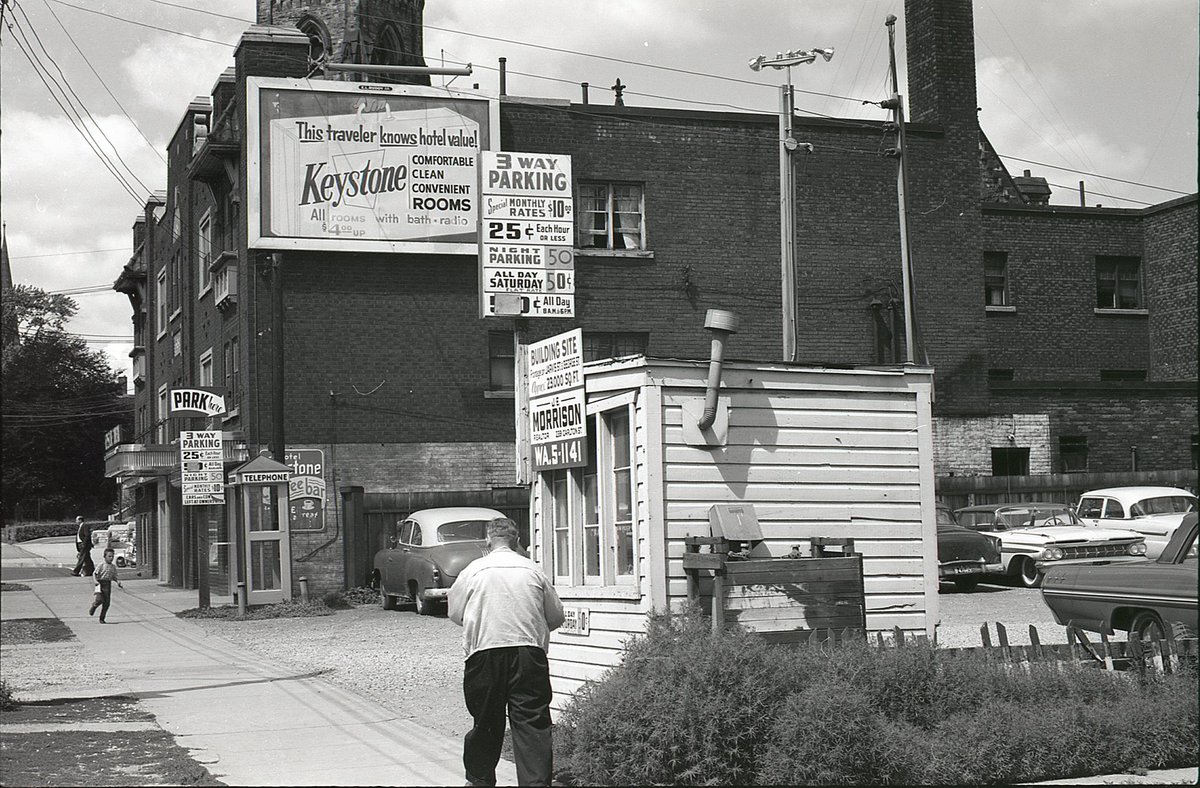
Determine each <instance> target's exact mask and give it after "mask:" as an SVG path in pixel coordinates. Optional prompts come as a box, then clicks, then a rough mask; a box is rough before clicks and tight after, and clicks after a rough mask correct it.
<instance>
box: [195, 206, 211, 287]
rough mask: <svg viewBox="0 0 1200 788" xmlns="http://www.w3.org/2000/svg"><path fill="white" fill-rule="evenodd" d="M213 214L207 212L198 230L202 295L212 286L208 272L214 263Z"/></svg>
mask: <svg viewBox="0 0 1200 788" xmlns="http://www.w3.org/2000/svg"><path fill="white" fill-rule="evenodd" d="M212 226H213V225H212V212H211V211H205V212H204V216H202V217H201V218H200V224H199V226H198V227H197V228H196V272H197V274H198V284H199V290H198V291H197V292H199V293H200V295H204V292H205V291H206V290H208V289H209V288H210V287H211V286H212V272H211V271H209V270H208V266H209V264H211V263H212Z"/></svg>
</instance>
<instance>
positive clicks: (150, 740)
mask: <svg viewBox="0 0 1200 788" xmlns="http://www.w3.org/2000/svg"><path fill="white" fill-rule="evenodd" d="M0 773H2V774H3V775H4V784H5V785H28V786H44V785H45V786H53V785H87V786H97V785H139V786H140V785H224V783H222V782H220V781H219V780H217V779H216V778H214V777H213V776H212V775H211V774H210V773H209V771H208V769H206V768H204V767H203V766H201V765H200V764H198V763H196V762H195V761H193V760H192V759H191V757H190V756H189V755H188V752H187V750H185V749H183V748H182V747H180V746H179V745H178V744H176V743H175V739H174V737H172V736H171V735H170V734H168V733H166V732H165V731H162V730H156V731H132V732H119V733H100V732H95V731H51V732H45V733H5V734H4V748H3V749H2V750H0Z"/></svg>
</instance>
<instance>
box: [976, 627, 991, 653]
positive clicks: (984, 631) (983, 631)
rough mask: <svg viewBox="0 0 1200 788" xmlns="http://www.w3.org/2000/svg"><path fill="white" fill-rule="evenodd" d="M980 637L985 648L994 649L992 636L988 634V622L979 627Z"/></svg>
mask: <svg viewBox="0 0 1200 788" xmlns="http://www.w3.org/2000/svg"><path fill="white" fill-rule="evenodd" d="M979 636H980V638H982V640H983V647H984V648H991V647H992V635H991V633H990V632H988V625H987V622H986V621H985V622H983V625H982V626H980V627H979Z"/></svg>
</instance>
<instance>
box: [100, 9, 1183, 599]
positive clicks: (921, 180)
mask: <svg viewBox="0 0 1200 788" xmlns="http://www.w3.org/2000/svg"><path fill="white" fill-rule="evenodd" d="M422 10H423V3H422V2H420V0H417V1H416V2H413V0H391V2H387V1H385V0H376V2H366V1H365V0H363V1H362V2H358V3H349V2H344V0H325V1H324V2H309V3H304V2H291V1H290V0H273V1H272V2H268V0H260V2H259V10H258V19H259V23H260V24H259V25H257V26H255V27H252V28H250V29H249V30H247V31H246V32H245V34H244V35H243V36H242V39H241V42H240V44H239V45H238V47H237V50H236V52H235V56H234V67H233V68H231V69H229V70H227V71H226V72H225V73H224V74H222V75H220V76H219V78H218V79H217V81H216V83H215V85H214V88H213V91H212V95H211V96H208V97H198V98H197V99H196V100H195V101H194V102H193V103H192V104H191V105H189V107H188V108H187V111H186V112H185V114H184V116H183V118H182V119H181V122H180V125H179V127H178V130H177V132H176V134H175V136H174V138H173V139H172V141H171V144H170V147H169V151H168V153H169V157H168V182H167V191H166V193H164V194H162V195H156V196H155V198H154V199H152V200H151V201H150V202H149V203H148V204H147V205H146V210H145V212H144V214H143V215H142V216H140V217H138V218H137V221H136V223H135V225H134V233H133V246H134V254H133V256H132V258H131V259H130V262H129V263H128V264H127V265H126V267H125V269H124V271H122V273H121V275H120V277H119V279H118V280H117V282H116V284H115V285H114V286H115V288H116V289H118V290H120V291H122V292H125V293H128V294H129V296H130V301H131V305H132V307H133V323H134V329H135V337H136V341H135V345H136V346H135V348H134V351H133V353H132V362H133V370H134V380H135V384H136V389H137V405H136V429H135V432H136V433H137V437H135V439H134V442H133V443H131V444H127V445H124V446H120V447H117V449H116V450H114V451H113V452H112V453H111V454H110V456H109V472H110V474H111V475H115V476H120V477H122V478H123V480H124V484H125V485H126V486H127V487H131V488H133V490H134V493H135V495H136V501H137V511H138V517H139V520H140V521H141V522H142V524H143V527H142V528H141V529H140V531H141V533H142V535H143V538H144V539H145V540H147V541H146V543H145V544H144V546H143V549H144V553H143V555H146V556H148V557H149V558H150V560H151V562H152V568H153V569H154V571H156V572H157V573H158V576H159V577H160V578H162V579H163V580H164V581H166V582H170V583H172V584H183V585H185V586H189V587H190V586H192V585H194V584H195V582H196V579H197V570H198V569H199V568H202V567H203V565H204V562H205V561H206V560H207V561H208V564H209V569H210V571H211V572H212V573H213V575H212V576H213V577H216V578H218V579H217V580H215V581H214V584H215V585H217V586H219V585H220V584H221V583H222V582H223V580H224V578H226V577H227V576H228V574H229V571H230V569H229V557H228V556H227V555H226V554H225V552H223V551H222V550H221V547H220V546H221V545H222V544H223V543H226V542H228V541H229V534H228V524H227V522H226V516H225V513H224V511H223V510H222V509H220V508H219V507H192V506H188V507H185V506H182V505H181V503H180V487H179V484H180V472H179V467H178V466H179V460H178V451H177V447H176V446H174V445H173V443H174V442H175V441H176V439H177V436H178V432H179V430H180V429H219V430H222V431H223V432H224V434H225V438H226V440H225V449H224V451H225V460H226V463H227V469H229V468H233V467H235V466H236V465H237V464H239V463H240V462H243V461H245V460H247V459H249V458H251V457H254V456H256V455H258V454H259V453H260V451H264V450H266V448H267V447H268V445H269V444H270V443H271V441H272V439H273V435H275V434H278V430H277V425H276V423H275V422H274V418H275V414H276V412H277V410H276V409H275V408H274V407H273V400H274V397H275V392H276V387H275V383H274V379H273V375H274V373H275V362H274V360H273V359H274V358H275V356H274V355H273V353H274V352H275V350H276V348H277V347H279V348H282V359H283V361H282V370H283V373H282V375H283V378H282V379H283V386H282V397H283V408H282V414H283V417H282V418H283V424H282V433H283V435H284V436H285V440H286V446H287V447H288V449H298V448H305V449H309V450H311V451H320V452H322V453H323V455H322V456H323V468H322V471H321V479H322V481H323V482H324V483H325V485H326V490H327V492H326V494H325V507H324V522H323V524H322V526H321V527H320V528H319V529H312V530H304V529H298V528H295V526H293V531H292V534H291V556H292V562H293V571H292V578H293V585H294V584H295V582H296V580H295V579H296V578H297V577H298V576H300V575H304V576H306V577H307V578H308V580H309V583H310V586H311V587H312V588H313V589H314V590H315V591H323V590H328V589H331V588H339V587H342V586H343V585H350V586H353V585H357V584H361V583H363V582H366V580H367V574H368V572H369V566H370V556H371V553H372V552H373V551H374V549H375V548H376V547H377V546H378V538H379V533H380V528H381V527H382V525H383V524H384V523H385V522H387V521H388V520H394V519H395V518H396V517H397V516H399V515H401V514H403V513H405V512H408V511H411V510H413V509H416V508H421V507H424V506H431V505H447V504H450V503H470V504H480V505H490V506H494V507H496V508H500V509H501V510H504V511H506V512H511V514H512V515H513V516H514V517H516V518H517V519H518V521H519V522H522V523H524V522H526V521H527V514H528V512H527V509H528V492H527V488H526V487H525V485H523V484H522V483H521V480H519V479H518V475H517V472H516V470H515V468H516V464H515V461H514V399H513V376H512V359H513V357H514V352H515V351H514V333H515V332H520V333H521V334H522V335H523V336H524V337H525V338H526V339H528V340H536V339H538V338H541V337H544V336H549V335H551V334H555V333H558V332H561V331H564V330H566V329H568V328H574V327H581V328H582V329H583V332H584V338H585V345H586V353H587V357H588V358H590V359H595V358H603V357H606V356H612V355H622V354H628V353H647V354H651V355H655V356H665V357H690V358H703V357H705V356H706V355H707V352H708V336H707V335H706V334H705V333H704V332H703V331H702V330H701V326H702V324H703V319H704V314H705V310H706V309H708V308H710V307H718V308H722V309H729V310H733V311H735V312H736V313H737V314H738V315H739V317H740V319H741V326H742V328H741V330H740V331H739V333H738V334H736V335H735V337H734V338H733V339H732V341H731V343H730V347H729V350H728V351H727V352H728V353H729V354H730V355H731V356H733V357H736V358H740V359H747V360H760V361H761V360H771V359H776V358H778V357H779V354H780V350H779V348H780V344H781V342H780V296H779V292H780V270H779V269H780V266H779V242H778V237H779V215H778V204H779V197H778V169H777V168H778V144H779V140H778V119H777V117H776V116H774V115H755V114H744V113H718V112H697V111H688V110H675V109H656V108H647V107H626V106H597V105H592V104H573V103H568V102H566V101H561V100H545V99H537V98H528V97H516V96H500V97H498V103H499V128H498V129H494V130H492V133H493V134H496V135H498V138H499V147H500V148H501V149H504V150H510V151H526V152H543V153H554V154H570V155H571V156H572V167H573V175H574V179H575V184H574V193H575V198H576V216H577V226H578V227H579V237H578V239H577V243H576V248H575V258H576V263H575V281H576V284H575V286H576V308H575V309H576V316H575V318H573V319H569V320H568V319H537V320H534V319H524V320H522V319H518V318H511V317H492V318H481V317H479V303H478V292H479V282H478V275H479V274H478V270H477V269H478V262H477V259H476V257H475V256H474V255H466V254H429V253H422V254H412V253H409V254H402V255H397V254H387V253H376V252H361V251H353V250H352V247H351V246H347V248H346V249H345V250H337V249H335V250H323V251H319V252H317V251H311V250H303V249H300V250H294V251H292V250H289V251H285V252H282V253H280V254H279V255H278V256H273V255H272V254H268V253H265V252H263V251H262V250H259V249H255V248H252V247H251V246H250V243H249V240H248V231H247V224H248V222H252V221H255V220H256V218H257V217H255V216H251V215H250V213H249V211H250V208H249V207H248V199H247V196H248V191H247V182H248V180H249V179H251V178H254V177H257V174H256V173H255V172H252V171H251V169H250V163H249V157H248V150H247V140H246V135H247V133H248V132H247V114H246V113H247V106H246V101H247V89H246V80H247V78H248V77H256V76H261V77H292V78H303V77H306V76H309V75H315V76H317V77H320V76H321V75H322V70H321V69H320V68H319V66H317V65H315V64H314V62H313V60H312V58H314V57H319V56H320V55H322V54H325V55H328V56H329V57H330V58H331V59H332V60H333V61H341V62H351V63H369V62H376V63H383V64H401V65H420V64H422V63H423V62H424V61H423V59H422V55H421V49H420V46H421V44H420V42H421V36H420V18H421V13H422ZM906 34H907V36H908V52H909V53H910V55H909V64H908V74H909V83H910V84H909V95H908V96H907V101H908V103H909V104H910V107H911V116H912V123H911V124H910V125H909V126H908V128H907V139H908V147H909V150H908V151H907V156H908V162H909V168H910V194H909V199H910V205H911V206H912V208H913V211H912V219H911V244H912V250H913V259H914V265H915V275H914V278H915V283H916V289H917V299H916V309H917V314H918V322H919V339H920V344H921V349H922V352H923V354H924V359H925V360H927V362H928V363H929V364H930V365H931V366H932V367H933V368H934V369H935V370H936V377H935V380H936V401H935V405H934V417H935V425H934V433H935V459H936V465H937V469H938V473H939V476H940V477H942V478H940V479H939V483H940V484H944V485H945V490H944V492H945V494H946V495H947V497H948V498H949V499H951V500H962V499H965V496H966V495H976V494H980V495H984V494H988V491H989V490H994V489H995V488H994V487H993V488H990V487H988V486H987V480H988V479H990V478H991V477H993V476H996V475H1001V474H1004V475H1006V476H1008V477H1010V478H1021V479H1023V480H1026V481H1028V480H1029V479H1032V478H1034V477H1052V478H1055V479H1059V480H1060V481H1061V479H1060V477H1059V475H1060V474H1063V473H1064V472H1067V471H1071V472H1086V473H1087V474H1095V473H1105V472H1114V473H1115V472H1130V471H1135V470H1136V471H1139V472H1143V473H1144V472H1147V471H1150V472H1163V473H1169V474H1170V473H1174V474H1176V476H1173V477H1171V478H1181V479H1184V480H1191V483H1193V484H1194V480H1195V472H1194V470H1192V469H1194V468H1195V451H1196V449H1195V444H1196V425H1195V411H1196V347H1197V346H1196V318H1197V311H1196V268H1197V266H1196V218H1197V202H1196V197H1195V196H1191V197H1187V198H1183V199H1180V200H1176V201H1173V202H1170V203H1165V204H1163V205H1158V206H1154V207H1152V208H1148V209H1142V210H1131V209H1105V208H1066V207H1062V206H1053V205H1048V204H1045V201H1044V199H1043V195H1040V194H1038V189H1037V188H1036V187H1037V184H1036V183H1034V184H1033V186H1032V187H1031V185H1030V182H1031V181H1037V180H1038V179H1036V178H1018V179H1014V178H1012V177H1010V176H1009V174H1008V173H1007V172H1006V171H1005V170H1004V168H1003V165H1001V164H1000V163H999V159H998V157H996V155H995V152H994V151H993V150H992V148H991V146H990V143H988V141H987V139H986V137H985V136H984V135H983V133H982V131H981V130H980V128H979V126H978V122H977V117H976V111H975V107H976V95H975V67H974V62H975V56H974V49H973V35H972V9H971V3H970V2H969V0H908V2H907V3H906ZM325 76H326V77H328V78H330V79H335V78H340V77H342V76H345V74H344V73H341V72H338V73H335V72H332V71H329V72H328V73H327V74H325ZM351 76H357V77H358V78H359V81H362V78H363V76H364V75H351ZM392 79H394V80H407V81H416V82H418V83H419V82H421V81H422V77H420V76H415V77H409V76H403V77H392ZM315 81H319V80H316V79H314V82H315ZM424 84H428V80H427V78H425V79H424ZM797 126H798V128H799V131H798V132H797V136H801V135H802V138H803V139H805V140H807V141H810V142H811V143H812V144H813V146H814V152H813V153H812V154H811V155H804V158H803V159H802V160H801V162H800V163H799V164H798V166H802V167H803V168H804V169H803V177H802V178H801V179H800V181H801V182H800V185H799V187H798V190H797V194H796V211H797V218H796V227H797V234H796V248H797V274H796V282H797V293H796V301H797V346H798V347H799V349H800V351H799V360H800V361H801V362H802V363H804V364H806V365H818V366H821V365H825V366H838V367H842V366H854V365H887V364H895V363H899V362H901V361H902V360H903V358H904V348H903V341H902V338H903V335H904V331H903V323H902V317H901V314H902V311H901V304H900V300H899V299H900V293H901V282H900V263H899V241H900V233H899V227H898V221H897V197H896V186H895V181H896V163H895V160H894V159H891V158H887V157H885V156H882V155H880V149H881V147H884V146H881V144H880V140H881V138H884V139H885V140H890V142H889V143H888V144H892V145H894V144H895V137H894V134H892V135H891V136H889V137H886V138H885V137H884V135H885V134H888V133H889V132H887V131H886V130H885V128H884V126H883V124H882V123H873V122H865V121H859V120H855V121H839V120H823V119H807V118H804V119H798V121H797ZM798 155H803V154H798ZM1043 185H1044V184H1043ZM579 217H582V219H580V218H579ZM597 217H603V219H599V218H597ZM276 287H278V290H279V291H280V292H281V294H282V295H281V301H280V302H279V303H282V313H281V319H279V320H276V319H275V318H276V317H280V313H278V307H277V306H276V305H275V304H276V302H274V301H273V293H275V292H276ZM279 325H282V334H281V335H279V329H278V328H277V327H278V326H279ZM277 343H278V344H277ZM198 385H215V386H222V387H224V388H225V389H226V390H227V391H228V394H229V397H228V400H229V411H228V412H227V413H226V414H225V415H224V416H223V417H217V418H214V419H212V420H209V421H205V420H201V419H191V420H181V419H178V418H169V417H168V414H167V407H166V397H167V392H168V391H169V390H170V389H171V388H176V387H190V386H198ZM1131 447H1132V448H1131ZM1077 478H1091V477H1090V476H1078V477H1077ZM1129 478H1134V477H1132V476H1130V477H1129ZM1139 478H1140V477H1139ZM964 479H965V480H970V482H971V484H976V485H981V486H976V487H969V486H968V487H963V486H959V487H955V486H954V484H955V483H956V482H960V481H962V480H964ZM981 480H982V481H981ZM1060 487H1061V485H1060ZM956 496H957V498H956Z"/></svg>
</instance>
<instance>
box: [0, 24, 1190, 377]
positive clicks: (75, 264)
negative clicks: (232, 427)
mask: <svg viewBox="0 0 1200 788" xmlns="http://www.w3.org/2000/svg"><path fill="white" fill-rule="evenodd" d="M6 1H7V7H6V8H5V9H4V17H3V27H2V29H0V220H2V221H3V223H4V225H5V228H6V233H7V239H8V248H9V255H10V260H11V265H12V271H13V279H14V281H15V282H17V283H20V284H28V285H33V286H36V287H40V288H42V289H44V290H47V291H51V292H62V293H67V294H71V295H72V296H73V297H74V298H75V300H76V302H77V303H78V305H79V313H78V314H77V315H76V317H75V318H74V319H73V320H72V321H71V323H70V325H69V328H70V330H71V331H73V332H75V333H78V334H80V335H81V336H83V337H84V338H85V339H86V340H87V341H88V343H89V345H90V346H91V347H92V348H94V349H97V350H102V351H104V352H106V353H107V354H108V355H109V357H110V359H111V363H112V364H113V366H114V368H116V369H117V370H118V371H119V372H122V373H126V374H127V373H128V372H129V363H130V362H129V359H128V353H129V351H130V349H131V348H132V327H131V323H130V314H131V312H130V306H129V301H128V299H127V298H126V296H124V295H122V294H119V293H116V292H115V291H113V290H112V289H111V285H112V283H113V281H115V280H116V278H117V276H118V275H119V274H120V271H121V267H122V266H123V265H124V264H125V263H126V262H127V261H128V260H129V258H130V255H131V254H132V251H133V250H132V230H131V228H132V226H133V222H134V220H135V219H136V217H137V216H139V215H140V213H141V207H142V204H143V203H144V199H145V197H146V195H147V194H148V193H149V191H157V190H163V189H164V188H165V186H166V165H165V156H166V152H165V151H166V144H167V141H168V140H169V138H170V137H171V135H173V134H174V132H175V130H176V128H177V127H178V125H179V122H180V120H181V118H182V117H183V113H184V111H185V110H186V108H187V105H188V102H189V101H190V100H191V99H192V98H193V97H195V96H207V95H209V94H210V93H211V91H212V87H213V85H214V83H215V82H216V79H217V77H218V76H219V75H220V73H221V72H222V70H224V69H225V68H226V67H228V66H231V65H232V64H233V47H234V46H235V45H236V43H237V41H238V39H239V37H240V35H241V33H242V32H243V31H244V30H245V29H246V27H247V26H248V25H249V24H252V23H253V21H254V14H255V2H254V0H204V2H202V3H195V2H193V3H192V5H195V6H198V7H199V8H200V9H202V10H194V9H192V8H187V7H185V5H186V4H187V0H6ZM888 14H895V15H896V16H897V17H898V18H899V21H898V23H897V33H896V38H897V47H898V53H897V59H898V62H899V65H900V90H901V92H902V93H905V92H906V87H905V72H904V54H905V53H904V3H903V0H786V1H785V0H738V2H696V1H695V0H691V1H689V0H653V2H650V1H648V0H487V1H486V2H482V1H481V0H427V2H426V6H425V59H426V62H427V63H428V64H429V65H431V66H436V65H443V64H444V65H447V66H450V65H453V66H459V65H462V64H464V63H471V64H472V65H473V68H474V73H473V74H472V75H471V76H468V77H455V78H453V82H452V85H453V86H454V87H457V88H471V87H472V86H473V85H475V84H478V86H479V90H480V92H483V93H496V92H498V88H499V78H498V73H497V72H498V68H497V65H498V59H499V58H501V57H504V58H507V68H508V76H507V92H508V93H509V94H510V95H518V96H540V97H554V98H566V99H570V100H572V101H579V100H580V96H581V93H582V88H581V87H580V83H581V82H587V83H589V84H590V85H591V86H592V87H591V89H590V101H591V102H592V103H594V104H611V103H612V100H613V92H612V91H611V90H610V89H609V87H608V86H610V85H613V84H614V82H615V81H616V80H617V79H620V81H621V83H622V84H623V85H626V86H627V88H626V90H625V94H624V100H625V104H626V105H628V106H669V107H685V108H692V109H699V110H704V109H707V110H713V111H738V112H740V111H750V112H764V113H775V112H777V111H778V100H779V99H778V86H779V85H780V84H781V83H782V82H783V78H784V72H782V71H777V70H772V69H763V70H761V71H759V72H753V71H751V70H750V69H749V68H748V65H747V63H748V61H749V60H750V59H751V58H753V57H755V56H756V55H759V54H763V55H766V56H767V57H768V58H769V57H771V56H773V55H774V54H775V53H777V52H783V51H787V50H792V49H812V48H814V47H824V48H833V49H834V50H835V55H834V57H833V59H832V60H830V61H829V62H825V61H823V60H818V61H817V62H815V63H813V64H810V65H802V66H797V67H795V68H793V69H792V78H793V83H794V85H795V87H796V90H797V95H796V107H797V111H798V113H799V114H801V115H815V116H831V117H837V118H865V119H871V120H883V119H885V114H886V113H885V112H884V111H882V110H880V109H879V108H878V107H875V106H872V105H864V104H862V101H863V100H870V101H878V100H880V99H882V98H885V97H886V94H887V92H888V86H889V82H888V74H887V67H888V41H887V30H886V28H885V26H884V20H885V18H886V17H887V15H888ZM974 14H975V56H976V72H977V73H976V82H977V85H978V103H979V107H980V108H981V111H980V115H979V118H980V124H981V125H982V127H983V130H984V132H985V133H986V134H987V136H988V138H989V139H990V140H991V142H992V144H993V146H994V147H995V148H996V149H997V150H998V151H999V152H1000V154H1001V156H1002V157H1004V160H1005V164H1006V165H1007V167H1008V169H1009V172H1010V173H1012V174H1013V175H1020V174H1021V172H1022V170H1025V169H1029V170H1031V171H1032V174H1033V175H1036V176H1041V177H1044V178H1046V179H1047V180H1048V181H1049V183H1050V184H1051V188H1052V189H1053V192H1054V194H1053V196H1052V198H1051V202H1054V203H1061V204H1068V205H1078V204H1079V194H1078V183H1079V181H1081V180H1082V181H1084V182H1085V184H1086V191H1087V193H1088V204H1089V205H1096V204H1102V205H1105V206H1113V207H1129V208H1138V207H1142V206H1144V205H1149V204H1155V203H1159V202H1165V201H1167V200H1171V199H1174V198H1176V197H1179V196H1182V195H1184V194H1190V193H1193V192H1195V191H1196V190H1197V185H1196V181H1197V138H1196V137H1197V135H1196V131H1197V94H1198V92H1200V90H1198V87H1197V72H1198V68H1200V57H1198V54H1197V40H1198V36H1197V17H1198V14H1197V6H1196V0H1053V2H1051V0H975V1H974ZM29 58H32V59H33V60H35V61H36V62H38V63H39V64H41V66H42V68H43V69H44V71H43V72H42V76H41V77H39V71H37V70H35V69H34V67H33V65H31V63H30V59H29ZM46 72H48V75H47V73H46ZM43 78H44V79H45V80H46V81H48V82H49V86H48V85H47V84H46V82H44V81H43ZM433 79H434V83H435V84H440V83H442V82H445V81H448V80H449V79H450V78H442V77H434V78H433ZM59 86H65V88H61V87H59ZM51 88H54V90H55V92H52V90H51ZM62 89H65V90H66V91H67V93H68V94H73V97H77V98H78V100H79V101H80V102H81V103H82V104H83V106H85V107H86V113H85V114H83V115H82V118H80V119H76V123H78V124H80V125H83V126H85V127H86V128H88V129H89V130H90V133H91V137H92V140H91V145H93V146H97V147H99V148H100V149H101V150H103V151H105V152H106V153H107V155H108V158H109V159H110V160H111V161H112V162H113V166H114V167H115V168H116V170H117V171H118V172H119V173H121V174H122V177H123V181H122V180H118V178H117V177H116V176H115V175H114V174H113V173H112V172H110V171H109V169H107V168H106V166H105V164H104V163H103V162H102V160H101V158H100V157H99V156H98V155H97V154H96V153H95V152H94V151H93V150H92V147H91V146H89V141H88V140H86V139H85V137H84V135H82V134H81V133H80V132H79V131H78V130H77V129H76V127H75V125H73V123H72V119H74V116H72V118H70V119H69V118H68V115H67V113H66V112H65V111H64V109H63V108H62V107H61V106H60V104H59V103H58V101H56V100H55V98H54V96H55V95H59V94H58V93H57V91H60V90H62ZM59 100H60V101H62V102H63V104H68V102H67V101H66V100H64V99H62V97H61V95H60V98H59ZM1022 160H1024V161H1022ZM1151 187H1153V188H1151Z"/></svg>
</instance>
